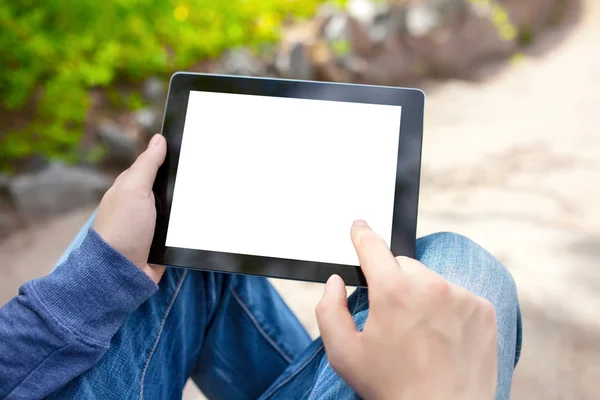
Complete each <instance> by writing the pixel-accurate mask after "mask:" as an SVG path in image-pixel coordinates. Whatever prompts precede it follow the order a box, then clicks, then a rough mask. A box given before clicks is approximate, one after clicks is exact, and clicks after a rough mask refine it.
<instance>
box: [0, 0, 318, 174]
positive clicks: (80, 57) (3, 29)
mask: <svg viewBox="0 0 600 400" xmlns="http://www.w3.org/2000/svg"><path fill="white" fill-rule="evenodd" d="M322 2H323V0H188V1H185V0H110V1H99V0H44V1H38V0H15V1H12V0H11V1H6V2H2V3H0V90H1V93H2V96H1V97H0V118H3V119H5V121H2V122H0V123H1V124H2V125H0V135H2V136H0V169H7V168H10V166H11V165H13V164H14V162H16V161H18V160H22V159H24V158H26V157H27V156H29V155H31V154H36V153H39V154H43V155H45V156H47V157H60V158H63V159H67V160H68V159H74V158H76V157H77V155H76V151H77V143H78V141H79V139H80V137H81V134H82V132H83V123H84V120H85V118H86V114H87V109H88V106H89V103H90V99H89V89H90V88H92V87H98V86H100V87H107V86H109V85H111V84H112V83H114V82H115V81H116V80H128V81H133V82H139V81H141V80H142V79H143V78H145V77H148V76H150V75H159V76H164V77H167V76H168V75H169V74H170V73H171V72H173V71H175V70H179V69H186V68H189V67H190V66H191V65H193V64H195V63H196V62H198V61H200V60H202V59H204V58H207V57H214V56H217V55H219V54H220V53H221V52H222V51H223V50H225V49H227V48H231V47H236V46H241V45H251V46H253V45H258V44H260V43H264V42H271V41H273V40H276V38H277V36H278V34H279V28H280V25H281V22H282V20H283V19H284V18H286V17H288V16H295V17H305V16H309V15H310V14H312V13H314V12H315V9H316V7H317V6H318V5H319V3H322ZM25 110H27V111H25ZM13 111H18V113H19V115H27V119H26V121H25V122H23V121H21V123H15V121H13V120H10V121H8V120H7V118H8V117H9V116H10V117H11V118H12V116H13V115H16V114H15V113H14V112H13ZM12 119H15V118H12ZM21 119H23V118H21ZM5 122H10V125H8V123H5ZM17 122H18V119H17Z"/></svg>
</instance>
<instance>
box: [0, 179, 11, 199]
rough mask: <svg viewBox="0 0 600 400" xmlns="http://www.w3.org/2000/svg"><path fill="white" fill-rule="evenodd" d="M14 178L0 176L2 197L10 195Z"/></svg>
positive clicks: (0, 194) (0, 193)
mask: <svg viewBox="0 0 600 400" xmlns="http://www.w3.org/2000/svg"><path fill="white" fill-rule="evenodd" d="M11 182H12V178H11V177H10V176H9V175H7V174H0V196H2V195H6V194H8V188H9V187H10V183H11Z"/></svg>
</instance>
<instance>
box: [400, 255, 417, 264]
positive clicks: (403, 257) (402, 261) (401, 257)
mask: <svg viewBox="0 0 600 400" xmlns="http://www.w3.org/2000/svg"><path fill="white" fill-rule="evenodd" d="M412 261H413V260H412V259H411V258H409V257H406V256H397V257H396V262H397V263H398V264H400V265H406V264H407V263H409V262H412Z"/></svg>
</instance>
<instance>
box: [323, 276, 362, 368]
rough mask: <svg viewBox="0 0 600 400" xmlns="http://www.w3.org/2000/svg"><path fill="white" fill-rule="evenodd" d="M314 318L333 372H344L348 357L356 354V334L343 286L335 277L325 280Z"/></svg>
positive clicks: (340, 279) (337, 277) (341, 281)
mask: <svg viewBox="0 0 600 400" xmlns="http://www.w3.org/2000/svg"><path fill="white" fill-rule="evenodd" d="M316 314H317V323H318V325H319V330H320V331H321V338H322V340H323V345H324V346H325V351H326V352H327V357H328V359H329V363H330V364H331V365H332V366H333V368H334V369H336V370H337V369H338V368H341V369H343V365H345V364H346V363H347V362H348V360H347V357H348V356H349V355H350V354H353V353H354V354H355V353H356V346H357V341H358V331H357V330H356V325H354V321H353V320H352V316H351V315H350V311H349V310H348V300H347V299H346V286H345V285H344V281H343V280H342V278H340V277H339V276H338V275H332V276H331V277H330V278H329V279H328V280H327V284H326V285H325V292H324V293H323V298H322V299H321V301H320V302H319V304H318V305H317V309H316Z"/></svg>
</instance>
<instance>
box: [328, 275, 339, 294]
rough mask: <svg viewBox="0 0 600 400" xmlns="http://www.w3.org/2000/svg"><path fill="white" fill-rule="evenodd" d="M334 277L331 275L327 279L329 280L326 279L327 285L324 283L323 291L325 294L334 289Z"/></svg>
mask: <svg viewBox="0 0 600 400" xmlns="http://www.w3.org/2000/svg"><path fill="white" fill-rule="evenodd" d="M336 279H337V278H336V275H331V276H330V277H329V279H327V283H325V291H326V292H330V291H332V290H333V289H334V288H335V282H334V281H335V280H336Z"/></svg>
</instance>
